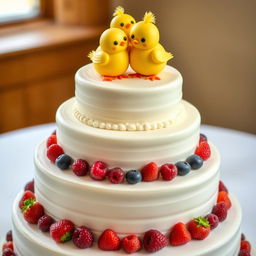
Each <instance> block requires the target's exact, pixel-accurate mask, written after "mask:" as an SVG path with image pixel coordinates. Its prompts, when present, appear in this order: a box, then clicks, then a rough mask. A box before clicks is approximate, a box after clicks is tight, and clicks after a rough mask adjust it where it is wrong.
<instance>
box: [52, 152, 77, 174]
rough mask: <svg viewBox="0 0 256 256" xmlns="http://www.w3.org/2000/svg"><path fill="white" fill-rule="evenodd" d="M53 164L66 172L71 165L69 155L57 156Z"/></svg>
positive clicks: (71, 161)
mask: <svg viewBox="0 0 256 256" xmlns="http://www.w3.org/2000/svg"><path fill="white" fill-rule="evenodd" d="M55 163H56V165H57V166H58V167H59V168H60V169H61V170H67V169H68V168H69V167H70V165H71V164H72V163H73V159H72V158H71V157H70V156H69V155H66V154H62V155H60V156H58V158H57V159H56V161H55Z"/></svg>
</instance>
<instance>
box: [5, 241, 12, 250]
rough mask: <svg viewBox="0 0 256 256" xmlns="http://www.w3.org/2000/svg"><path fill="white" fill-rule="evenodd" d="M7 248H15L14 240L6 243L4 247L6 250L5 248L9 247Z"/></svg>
mask: <svg viewBox="0 0 256 256" xmlns="http://www.w3.org/2000/svg"><path fill="white" fill-rule="evenodd" d="M7 248H9V249H11V250H13V242H12V241H10V242H6V243H4V245H3V248H2V249H3V250H4V249H7Z"/></svg>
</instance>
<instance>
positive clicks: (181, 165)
mask: <svg viewBox="0 0 256 256" xmlns="http://www.w3.org/2000/svg"><path fill="white" fill-rule="evenodd" d="M175 165H176V167H177V169H178V175H179V176H185V175H187V174H188V173H189V172H190V170H191V166H190V165H189V163H187V162H184V161H179V162H177V163H176V164H175Z"/></svg>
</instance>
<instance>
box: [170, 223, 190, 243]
mask: <svg viewBox="0 0 256 256" xmlns="http://www.w3.org/2000/svg"><path fill="white" fill-rule="evenodd" d="M191 239H192V238H191V235H190V233H189V232H188V230H187V227H186V225H185V224H184V223H182V222H178V223H177V224H175V225H174V226H173V227H172V229H171V233H170V244H171V245H172V246H178V245H182V244H186V243H188V242H189V241H190V240H191Z"/></svg>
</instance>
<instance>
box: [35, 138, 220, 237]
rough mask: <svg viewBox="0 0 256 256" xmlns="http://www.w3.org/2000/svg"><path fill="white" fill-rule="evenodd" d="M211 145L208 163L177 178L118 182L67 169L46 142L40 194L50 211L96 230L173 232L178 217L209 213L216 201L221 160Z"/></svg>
mask: <svg viewBox="0 0 256 256" xmlns="http://www.w3.org/2000/svg"><path fill="white" fill-rule="evenodd" d="M211 148H212V156H211V158H210V159H209V160H207V161H206V162H205V163H204V166H203V167H202V168H200V169H199V170H197V171H191V172H190V173H189V174H188V175H186V176H177V177H176V178H175V179H174V180H173V181H171V182H164V181H162V180H159V181H154V182H141V183H139V184H136V185H130V184H127V183H124V184H118V185H116V184H111V183H110V182H109V181H95V180H93V179H91V178H90V177H88V176H86V177H77V176H76V175H74V174H73V172H72V171H61V170H60V169H58V167H56V166H55V165H54V164H52V163H51V162H50V161H49V160H48V159H47V158H46V149H45V142H43V143H42V144H41V145H40V146H39V148H38V149H37V151H36V154H35V166H36V173H35V184H36V196H37V199H38V200H39V201H40V202H41V203H42V204H43V205H44V207H45V209H46V210H47V212H48V213H49V214H50V215H52V216H54V217H55V218H57V219H61V218H68V219H71V220H74V222H75V223H76V224H77V225H83V224H86V225H89V227H90V228H91V229H92V230H93V232H94V233H95V234H99V232H100V231H101V230H104V229H106V228H108V227H111V228H112V229H114V230H115V231H116V232H118V233H120V234H125V233H126V232H129V233H136V234H140V233H142V232H144V231H145V230H147V229H150V228H155V229H158V230H161V231H162V232H167V231H168V228H169V227H170V226H172V225H173V224H175V223H176V222H177V221H184V222H187V221H188V220H190V219H191V218H194V217H197V216H199V215H205V214H207V213H209V212H210V211H211V209H212V207H213V205H214V204H215V201H216V197H217V190H218V182H219V162H220V159H219V155H218V153H217V151H216V149H215V148H214V146H212V145H211ZM167 223H168V225H166V224H167Z"/></svg>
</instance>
